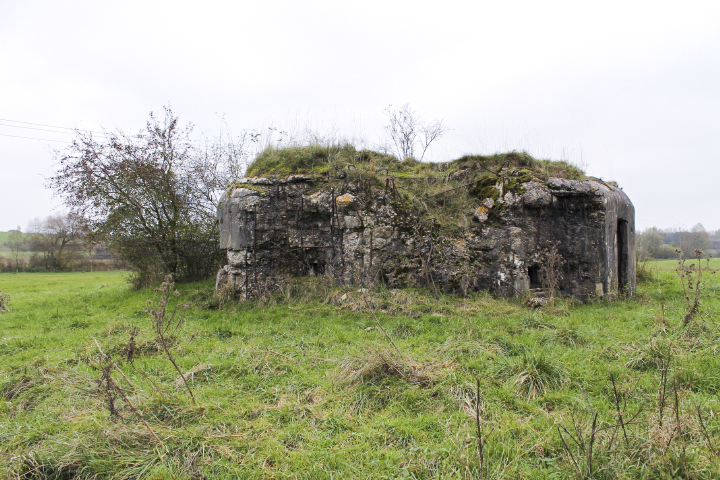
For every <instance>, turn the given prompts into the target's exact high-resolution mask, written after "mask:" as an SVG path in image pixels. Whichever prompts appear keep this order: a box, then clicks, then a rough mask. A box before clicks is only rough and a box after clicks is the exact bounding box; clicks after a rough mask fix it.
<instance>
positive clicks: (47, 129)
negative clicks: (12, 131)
mask: <svg viewBox="0 0 720 480" xmlns="http://www.w3.org/2000/svg"><path fill="white" fill-rule="evenodd" d="M0 127H10V128H26V129H28V130H42V131H43V132H52V133H62V134H63V135H72V134H73V133H74V132H58V131H57V130H50V129H49V128H37V127H23V126H22V125H7V124H5V123H0ZM53 128H56V127H53Z"/></svg>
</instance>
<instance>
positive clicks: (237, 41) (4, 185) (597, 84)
mask: <svg viewBox="0 0 720 480" xmlns="http://www.w3.org/2000/svg"><path fill="white" fill-rule="evenodd" d="M404 103H409V104H410V105H411V106H412V107H413V108H414V109H415V110H417V111H418V112H420V113H421V114H422V115H423V116H424V117H425V118H427V119H443V120H444V122H445V124H446V125H447V126H448V127H450V128H451V129H452V130H451V131H450V132H449V133H448V134H446V135H445V136H444V137H443V139H442V140H441V142H439V143H438V144H437V145H436V148H435V149H434V150H433V152H432V155H433V159H434V160H450V159H453V158H456V157H458V156H461V155H463V154H466V153H494V152H497V151H507V150H526V151H528V152H530V153H531V154H533V155H535V156H538V157H543V158H555V159H567V160H570V161H572V162H574V163H576V164H579V165H581V166H582V167H583V168H585V169H586V170H587V172H588V173H589V174H590V175H594V176H598V177H602V178H604V179H606V180H616V181H618V182H619V183H620V185H621V186H622V187H623V188H624V189H625V191H626V192H627V193H628V194H629V195H630V198H631V199H632V200H633V202H634V204H635V207H636V217H637V225H638V227H639V228H645V227H649V226H658V227H662V228H667V227H678V228H690V227H692V226H693V225H695V224H696V223H698V222H702V223H703V225H704V226H705V227H706V228H707V229H718V228H720V218H719V216H718V213H717V206H716V202H715V201H714V199H716V198H717V185H718V178H720V176H719V175H718V173H719V170H720V2H718V1H717V0H714V1H692V0H689V1H684V2H665V1H658V0H655V1H652V2H649V1H632V0H625V1H622V2H616V1H602V2H600V1H589V0H588V1H577V0H574V1H552V0H551V1H537V0H535V1H497V0H493V1H484V0H483V1H477V0H476V1H474V2H470V1H463V2H459V1H454V0H446V1H444V2H422V1H418V0H414V1H404V0H403V1H393V0H384V1H375V0H370V1H364V2H357V1H353V2H350V1H344V0H332V1H325V0H323V1H315V0H306V1H304V2H300V1H297V0H296V1H292V0H264V1H257V0H256V1H252V2H250V1H244V0H236V1H224V2H222V1H208V0H205V1H203V2H197V1H196V2H189V1H180V0H174V1H166V0H162V1H161V0H157V1H153V0H143V1H137V0H124V1H122V2H102V1H97V0H88V1H79V0H66V1H63V2H58V1H51V0H2V1H1V2H0V231H2V230H9V229H11V228H15V227H16V226H18V225H19V226H22V227H23V228H25V226H26V225H27V224H28V222H29V221H30V220H31V219H32V218H34V217H44V216H46V215H48V214H50V213H52V212H53V211H55V212H57V211H60V210H61V205H59V204H58V203H57V201H56V200H54V199H53V198H52V192H50V191H48V190H46V189H45V188H44V178H45V177H46V176H48V175H49V174H50V173H52V171H53V168H54V160H53V150H54V149H57V148H62V147H63V146H64V145H65V144H64V143H62V142H61V141H63V140H64V141H68V140H69V139H70V138H71V136H70V135H64V134H59V133H53V132H49V131H45V130H35V129H29V128H17V127H19V126H24V127H33V128H46V129H48V128H47V127H42V126H39V125H32V124H41V125H51V126H59V127H77V128H82V129H90V130H100V129H102V128H105V129H115V128H120V129H123V130H126V131H129V132H134V131H138V130H140V129H141V128H142V127H143V125H144V123H145V121H146V119H147V116H148V113H149V112H150V111H151V110H155V111H159V110H161V109H162V107H163V106H164V105H168V104H169V105H172V107H173V110H174V111H175V113H177V114H179V116H180V118H181V120H183V121H186V122H192V123H194V124H195V125H196V131H197V132H206V133H207V134H209V135H214V134H216V133H217V132H218V131H219V129H220V128H221V127H222V125H223V122H222V121H221V118H224V122H225V124H226V125H227V127H229V128H230V129H231V130H232V131H233V132H241V131H242V130H244V129H261V128H266V127H267V126H269V125H274V126H277V127H280V128H285V129H302V128H305V127H309V128H312V129H315V130H319V131H320V132H330V133H335V134H339V135H343V136H345V137H348V138H359V139H363V140H364V141H365V142H366V143H367V144H368V145H370V146H372V145H374V144H377V143H378V142H379V141H380V139H381V136H382V132H383V129H382V126H383V124H384V122H385V120H386V118H385V116H384V114H383V110H384V109H385V108H386V107H387V105H389V104H393V105H400V104H404ZM18 122H28V123H18ZM48 130H52V129H48ZM55 130H57V129H55ZM17 137H34V138H42V139H45V140H55V142H50V141H38V140H30V139H23V138H17Z"/></svg>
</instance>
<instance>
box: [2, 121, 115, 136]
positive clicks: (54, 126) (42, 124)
mask: <svg viewBox="0 0 720 480" xmlns="http://www.w3.org/2000/svg"><path fill="white" fill-rule="evenodd" d="M0 122H10V123H22V124H25V125H36V126H38V127H50V128H60V129H62V130H70V131H71V132H75V130H81V131H83V129H75V128H70V127H60V126H58V125H47V124H45V123H33V122H22V121H20V120H9V119H7V118H0ZM8 126H14V125H8ZM20 128H28V127H20ZM84 131H86V132H91V133H96V134H98V135H105V133H104V132H97V131H94V130H84ZM57 133H61V132H57ZM62 133H64V132H62Z"/></svg>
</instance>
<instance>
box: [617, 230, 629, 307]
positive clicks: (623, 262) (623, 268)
mask: <svg viewBox="0 0 720 480" xmlns="http://www.w3.org/2000/svg"><path fill="white" fill-rule="evenodd" d="M616 245H617V267H618V271H617V277H618V293H619V294H620V295H623V294H625V293H626V292H627V287H628V222H627V220H622V219H620V220H618V223H617V242H616Z"/></svg>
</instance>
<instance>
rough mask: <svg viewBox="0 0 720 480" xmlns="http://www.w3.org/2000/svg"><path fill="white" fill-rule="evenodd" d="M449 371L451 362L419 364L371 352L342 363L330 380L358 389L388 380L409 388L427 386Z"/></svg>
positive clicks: (382, 352) (388, 353) (391, 352)
mask: <svg viewBox="0 0 720 480" xmlns="http://www.w3.org/2000/svg"><path fill="white" fill-rule="evenodd" d="M452 368H453V361H451V360H443V361H436V362H427V363H421V362H416V361H414V360H412V359H410V358H408V357H404V356H400V355H398V354H397V353H395V352H393V351H391V350H372V351H370V352H369V353H368V354H367V355H365V356H364V357H361V358H353V359H351V360H347V361H345V362H342V363H341V364H340V365H339V366H338V369H337V371H336V372H335V374H334V376H333V378H334V379H335V381H336V382H337V383H340V384H345V385H351V386H353V385H358V384H361V383H370V384H380V383H383V382H384V381H386V380H388V379H401V380H404V381H406V382H408V383H410V384H413V385H420V386H425V387H426V386H429V385H432V384H434V383H436V382H437V381H438V380H439V379H440V378H441V377H442V375H444V374H447V371H448V370H450V369H452Z"/></svg>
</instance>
